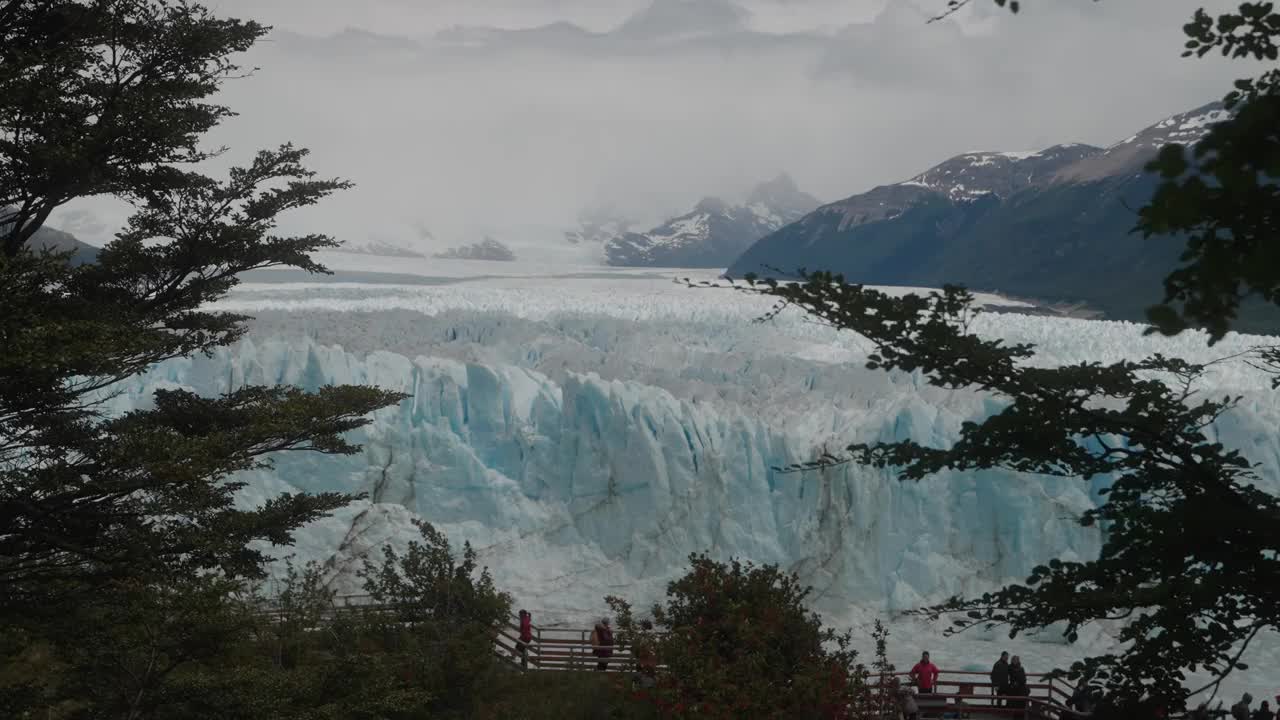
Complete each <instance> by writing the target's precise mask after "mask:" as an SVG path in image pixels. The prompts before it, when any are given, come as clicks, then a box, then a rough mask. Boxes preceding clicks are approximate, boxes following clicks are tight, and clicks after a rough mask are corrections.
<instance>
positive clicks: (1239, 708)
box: [1190, 693, 1280, 720]
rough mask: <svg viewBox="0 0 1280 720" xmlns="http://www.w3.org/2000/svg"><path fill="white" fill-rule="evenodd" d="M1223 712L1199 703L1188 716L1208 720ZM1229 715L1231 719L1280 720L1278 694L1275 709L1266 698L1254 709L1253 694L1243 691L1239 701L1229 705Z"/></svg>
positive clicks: (1223, 713)
mask: <svg viewBox="0 0 1280 720" xmlns="http://www.w3.org/2000/svg"><path fill="white" fill-rule="evenodd" d="M1218 707H1219V708H1221V707H1222V704H1221V703H1219V704H1218ZM1225 714H1227V713H1225V712H1224V711H1222V710H1221V709H1219V710H1210V709H1209V704H1208V703H1200V707H1197V708H1196V709H1195V710H1194V711H1192V713H1191V716H1190V717H1191V718H1192V720H1210V718H1215V717H1221V716H1223V715H1225ZM1230 716H1231V720H1280V695H1276V710H1272V709H1271V703H1270V702H1269V701H1267V700H1263V701H1262V704H1261V705H1259V706H1258V707H1257V709H1254V708H1253V695H1250V694H1249V693H1245V694H1244V696H1243V697H1241V698H1240V702H1238V703H1236V704H1235V705H1232V706H1231V711H1230Z"/></svg>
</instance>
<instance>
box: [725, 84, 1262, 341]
mask: <svg viewBox="0 0 1280 720" xmlns="http://www.w3.org/2000/svg"><path fill="white" fill-rule="evenodd" d="M1226 117H1227V115H1226V112H1225V111H1224V110H1223V109H1222V107H1221V105H1219V104H1216V103H1215V104H1210V105H1205V106H1203V107H1200V108H1196V109H1195V110H1191V111H1189V112H1185V113H1180V114H1177V115H1174V116H1172V117H1168V118H1166V119H1164V120H1161V121H1160V122H1158V123H1155V124H1153V125H1151V126H1149V127H1147V128H1145V129H1143V130H1141V131H1139V132H1137V133H1135V134H1134V135H1132V136H1130V137H1129V138H1127V139H1125V140H1123V141H1121V142H1118V143H1116V144H1114V145H1111V146H1110V147H1107V148H1105V149H1103V148H1097V147H1092V146H1089V145H1080V144H1064V145H1054V146H1053V147H1050V148H1047V149H1045V150H1041V151H1039V152H1031V153H1008V152H969V153H964V154H962V155H957V156H955V157H952V158H950V159H949V160H947V161H945V162H943V163H940V164H938V165H935V166H934V167H932V168H930V169H928V170H926V171H925V172H923V173H920V174H919V175H916V176H915V177H912V178H911V179H909V180H906V181H903V182H898V183H894V184H891V185H882V186H879V187H876V188H873V189H872V190H870V191H868V192H864V193H860V194H858V195H854V196H852V197H848V198H845V199H844V200H839V201H837V202H834V203H831V204H829V205H825V206H823V207H821V208H818V209H817V210H815V211H814V212H812V213H809V214H808V215H806V216H805V217H804V218H802V219H800V220H799V221H797V222H795V223H793V224H791V225H788V226H786V227H784V228H782V229H781V230H779V231H777V232H774V233H772V234H770V235H769V236H767V237H765V238H763V239H761V240H760V241H759V242H757V243H756V244H755V245H753V246H752V247H751V248H750V249H749V250H747V251H746V252H745V253H743V255H742V256H741V257H739V258H738V259H737V260H736V261H734V262H733V263H732V265H731V266H730V268H729V274H730V275H734V276H742V275H745V274H746V273H756V274H776V272H777V271H776V270H773V268H780V269H782V270H783V271H788V272H794V271H795V270H797V269H799V268H808V269H810V270H829V271H831V272H837V273H841V274H843V275H844V277H845V279H846V280H848V281H850V282H857V283H866V284H873V285H907V286H916V287H938V286H940V285H942V284H944V283H958V284H962V285H967V286H969V287H973V288H978V289H984V290H995V291H999V292H1003V293H1007V294H1010V295H1013V296H1020V297H1028V298H1038V299H1040V300H1044V301H1049V302H1072V303H1077V302H1083V303H1086V304H1087V305H1088V306H1089V307H1090V308H1092V309H1093V310H1097V311H1100V312H1102V313H1104V314H1105V315H1107V316H1109V317H1113V318H1119V319H1126V320H1142V319H1143V318H1144V317H1145V315H1144V311H1145V308H1146V307H1147V306H1149V305H1151V304H1152V303H1154V302H1156V301H1158V300H1159V298H1160V297H1162V295H1163V287H1162V285H1161V281H1162V280H1163V278H1164V276H1165V275H1167V274H1168V273H1169V272H1170V271H1171V270H1173V268H1174V267H1176V266H1177V263H1178V255H1179V254H1180V252H1181V250H1182V245H1181V243H1180V242H1179V241H1178V240H1176V239H1166V238H1151V239H1147V240H1144V239H1143V238H1142V237H1141V236H1140V235H1135V234H1133V233H1132V232H1131V231H1132V230H1133V227H1134V225H1135V224H1136V221H1137V218H1136V216H1135V210H1136V209H1137V208H1140V207H1142V206H1143V205H1145V204H1146V203H1147V202H1148V201H1149V200H1150V198H1151V195H1152V193H1153V192H1154V189H1155V187H1156V185H1157V184H1158V183H1159V178H1158V177H1156V176H1154V175H1153V174H1151V173H1147V172H1145V170H1144V166H1145V165H1146V163H1148V162H1149V161H1150V160H1151V159H1152V158H1153V157H1155V155H1156V153H1157V152H1158V151H1159V149H1160V148H1161V147H1163V146H1165V145H1167V144H1169V143H1182V144H1192V143H1194V142H1196V141H1197V140H1198V139H1200V138H1201V137H1203V136H1204V135H1205V134H1206V133H1207V132H1208V130H1209V128H1210V127H1211V126H1212V125H1213V124H1214V123H1215V122H1217V121H1220V120H1222V119H1225V118H1226ZM1273 314H1274V313H1273ZM1241 321H1242V328H1248V329H1250V331H1253V332H1275V331H1276V329H1280V319H1276V318H1274V317H1265V316H1264V314H1263V313H1259V314H1258V315H1257V316H1256V317H1254V318H1253V319H1246V318H1245V317H1243V316H1242V318H1241Z"/></svg>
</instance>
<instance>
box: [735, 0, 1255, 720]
mask: <svg viewBox="0 0 1280 720" xmlns="http://www.w3.org/2000/svg"><path fill="white" fill-rule="evenodd" d="M970 1H971V0H948V4H947V10H946V12H944V14H943V15H942V17H945V16H946V15H948V14H950V13H952V12H955V11H956V10H958V9H959V8H961V7H963V6H965V5H967V4H968V3H969V2H970ZM995 1H996V4H997V5H999V6H1002V7H1004V6H1007V7H1008V8H1009V9H1010V10H1011V11H1013V12H1018V10H1019V9H1020V4H1019V3H1018V2H1016V1H1010V2H1008V3H1006V2H1005V0H995ZM935 19H937V18H935ZM1184 31H1185V32H1186V34H1187V35H1188V37H1189V39H1188V41H1187V45H1186V52H1185V53H1184V56H1193V55H1194V56H1196V57H1203V56H1204V55H1206V54H1208V53H1209V52H1212V51H1215V50H1217V51H1218V52H1220V53H1221V54H1222V55H1224V56H1233V57H1238V58H1244V57H1252V58H1255V59H1264V60H1272V61H1274V60H1275V59H1276V58H1277V44H1276V39H1277V37H1278V36H1280V15H1277V14H1276V13H1275V12H1274V4H1273V3H1269V2H1244V3H1241V4H1240V6H1239V9H1238V11H1237V12H1228V13H1223V14H1221V15H1219V16H1218V17H1217V18H1216V19H1214V18H1212V17H1211V16H1210V15H1208V14H1207V13H1205V12H1204V11H1203V10H1201V11H1198V12H1197V13H1196V14H1195V16H1194V18H1193V19H1192V21H1191V22H1190V23H1188V24H1187V25H1186V26H1185V27H1184ZM1224 104H1225V106H1226V107H1227V108H1228V109H1229V110H1230V111H1231V115H1230V116H1229V118H1228V119H1227V120H1225V121H1223V122H1220V123H1217V124H1216V125H1214V126H1213V128H1212V129H1211V130H1210V131H1209V133H1208V134H1207V135H1206V136H1205V137H1204V138H1203V139H1202V140H1201V141H1200V142H1199V143H1198V144H1197V146H1196V147H1195V148H1194V149H1193V150H1192V151H1191V152H1190V153H1188V151H1187V149H1186V148H1184V147H1181V146H1176V145H1174V146H1168V147H1166V148H1164V149H1162V151H1161V152H1160V154H1159V156H1158V157H1157V158H1156V159H1155V160H1153V161H1152V162H1151V163H1150V164H1149V165H1148V170H1150V171H1153V172H1157V173H1159V174H1160V175H1161V177H1162V182H1161V184H1160V186H1159V188H1158V190H1157V192H1156V194H1155V195H1154V197H1153V198H1152V201H1151V202H1150V203H1149V204H1148V205H1147V206H1146V207H1144V208H1142V209H1141V211H1140V212H1139V217H1138V222H1137V226H1136V227H1135V231H1136V232H1140V233H1142V234H1143V235H1144V237H1146V238H1151V237H1156V236H1164V235H1173V236H1175V237H1177V236H1182V237H1185V240H1186V243H1187V249H1186V252H1184V254H1183V256H1182V261H1183V262H1184V263H1186V264H1185V265H1184V266H1183V267H1180V268H1177V269H1174V270H1173V271H1172V272H1171V273H1170V275H1169V276H1168V277H1167V279H1166V281H1165V297H1164V299H1163V302H1161V303H1160V304H1158V305H1155V306H1153V307H1152V308H1150V310H1149V311H1148V316H1149V319H1150V320H1151V322H1152V324H1153V327H1152V328H1151V330H1149V332H1161V333H1165V334H1176V333H1178V332H1181V331H1182V330H1184V329H1186V328H1187V327H1189V326H1191V325H1193V324H1197V325H1202V326H1204V327H1206V329H1207V330H1208V331H1209V335H1210V342H1211V343H1213V342H1216V341H1217V340H1219V339H1221V337H1222V336H1223V335H1224V334H1225V333H1226V332H1227V330H1228V329H1229V328H1230V326H1231V322H1232V320H1233V319H1234V318H1235V316H1236V313H1237V312H1238V310H1239V308H1240V304H1241V302H1242V301H1244V300H1245V299H1247V298H1249V297H1251V296H1258V297H1260V298H1261V299H1262V300H1263V301H1264V302H1267V303H1271V304H1280V262H1277V260H1280V245H1278V244H1277V240H1278V238H1277V230H1278V229H1280V222H1277V215H1276V213H1277V210H1280V202H1278V201H1280V196H1278V194H1277V193H1278V192H1280V182H1278V181H1280V135H1277V132H1278V131H1277V128H1280V70H1276V69H1271V70H1269V71H1267V72H1265V73H1264V74H1262V75H1261V76H1259V77H1257V78H1254V79H1246V80H1240V81H1238V82H1237V83H1236V87H1235V90H1234V91H1233V92H1232V93H1230V94H1229V95H1228V96H1227V97H1226V98H1225V100H1224ZM800 274H801V276H802V277H803V278H804V282H802V283H799V284H795V285H779V284H778V283H776V282H772V281H765V282H764V283H763V284H758V283H756V281H755V279H754V278H748V281H749V284H748V286H747V287H746V288H744V289H746V290H748V291H751V292H759V293H764V294H768V295H772V296H775V297H777V298H778V299H779V301H780V305H779V307H778V308H776V309H775V312H776V311H779V310H780V309H781V308H782V307H784V306H787V305H795V306H797V307H799V308H800V309H801V310H803V311H804V312H807V313H809V314H811V315H813V316H816V317H817V318H819V319H820V320H822V321H824V322H827V323H829V324H830V325H832V326H833V327H836V328H840V329H847V330H853V331H855V332H858V333H860V334H862V335H864V336H865V337H867V338H868V339H870V340H871V341H872V342H873V343H874V344H875V346H876V348H877V350H876V353H875V354H873V355H872V356H871V358H870V360H869V362H868V367H870V368H876V367H879V368H883V369H885V370H904V371H915V370H919V371H921V372H923V373H924V374H925V375H926V376H927V378H928V380H929V382H930V383H931V384H934V385H937V386H939V387H943V388H949V389H960V388H967V389H976V390H978V391H983V392H987V393H991V394H993V395H995V396H997V397H999V398H1001V399H1002V400H1003V401H1004V402H1005V403H1006V405H1005V409H1004V410H1002V411H1000V412H998V413H996V414H995V415H994V416H992V417H990V418H988V419H987V420H986V421H984V422H982V423H973V422H970V423H966V424H965V425H964V427H963V430H962V433H961V437H960V439H959V440H958V441H957V442H956V443H954V444H953V445H952V446H951V447H948V448H927V447H923V446H920V445H918V444H916V443H914V442H901V443H886V444H871V445H868V444H854V445H850V446H849V447H848V448H847V449H846V452H845V453H842V454H840V455H838V456H837V455H828V456H824V457H822V458H819V459H818V460H816V461H814V462H812V463H807V464H804V465H801V466H796V467H793V468H791V469H792V470H803V469H807V468H812V467H823V466H830V465H834V464H841V463H848V462H853V463H863V464H870V465H873V466H879V467H885V466H891V467H894V468H896V469H898V470H899V472H900V476H901V477H902V478H904V479H919V478H922V477H924V476H926V475H929V474H932V473H936V472H939V471H941V470H947V469H951V470H973V469H982V468H994V467H999V468H1005V469H1009V470H1013V471H1016V472H1025V473H1035V474H1046V475H1062V476H1066V477H1079V478H1082V479H1086V480H1087V479H1090V478H1092V477H1094V476H1098V475H1104V476H1109V477H1111V478H1112V484H1111V486H1110V488H1109V489H1108V490H1107V491H1106V492H1105V493H1104V494H1103V497H1104V501H1103V502H1102V504H1101V505H1100V506H1099V507H1097V508H1095V509H1093V510H1091V511H1089V512H1087V513H1085V514H1084V515H1083V516H1082V517H1080V518H1079V521H1080V523H1081V524H1083V525H1086V526H1092V525H1100V526H1102V527H1103V529H1104V530H1105V536H1104V537H1105V541H1104V546H1103V550H1102V553H1101V555H1100V556H1099V558H1098V559H1096V560H1091V561H1086V562H1078V563H1077V562H1073V563H1063V562H1059V561H1057V560H1054V561H1051V562H1049V564H1048V565H1046V566H1041V567H1037V568H1036V569H1035V570H1034V571H1033V573H1032V575H1031V577H1029V578H1028V580H1027V582H1026V584H1024V585H1013V586H1009V587H1006V588H1003V589H1001V590H999V591H997V592H994V593H988V594H986V595H984V596H983V597H981V598H975V599H965V598H959V597H957V598H952V599H951V600H950V601H949V602H946V603H943V604H941V605H937V606H934V607H931V608H925V609H923V610H921V611H920V612H921V613H922V614H924V615H926V616H929V617H932V618H934V619H938V618H940V617H941V616H943V615H949V616H954V615H955V614H960V615H961V616H962V617H960V618H959V619H956V620H954V623H955V625H954V627H953V631H963V630H964V629H965V628H967V627H972V626H975V625H988V626H992V625H1007V626H1008V627H1009V629H1010V632H1011V634H1016V633H1018V632H1020V631H1023V630H1027V629H1032V628H1043V627H1046V626H1049V625H1052V624H1054V623H1062V624H1063V625H1064V627H1065V632H1064V634H1065V636H1066V637H1067V638H1068V640H1074V639H1075V638H1076V637H1077V632H1078V630H1079V629H1080V628H1081V627H1082V626H1083V625H1085V624H1087V623H1090V622H1094V621H1098V620H1103V619H1111V620H1121V621H1123V622H1124V629H1123V631H1122V634H1121V639H1122V640H1123V641H1126V642H1128V643H1129V645H1128V646H1127V647H1126V648H1125V649H1124V650H1122V651H1119V652H1118V653H1114V654H1108V655H1105V656H1103V657H1097V658H1088V659H1086V660H1084V661H1082V662H1080V663H1076V664H1075V665H1073V667H1072V669H1071V673H1070V676H1071V677H1073V678H1075V677H1080V676H1081V675H1082V674H1088V675H1090V676H1091V677H1093V678H1095V679H1096V680H1098V681H1101V682H1102V683H1103V684H1104V685H1105V686H1106V687H1107V688H1108V690H1109V691H1110V700H1109V705H1108V708H1107V710H1106V712H1108V713H1112V714H1113V715H1114V716H1116V717H1129V716H1133V715H1132V714H1133V713H1135V712H1140V711H1142V710H1143V709H1144V708H1147V707H1149V706H1150V704H1152V703H1160V704H1164V705H1166V706H1170V707H1181V706H1182V705H1183V704H1184V702H1185V700H1186V697H1187V696H1188V694H1189V693H1188V692H1187V690H1186V689H1185V688H1184V687H1183V682H1184V681H1185V672H1187V671H1190V670H1195V669H1200V668H1203V669H1206V670H1208V671H1209V672H1211V673H1212V674H1213V675H1214V678H1215V679H1214V681H1213V682H1212V683H1210V685H1209V686H1207V687H1206V688H1205V689H1210V688H1213V689H1215V690H1216V687H1217V686H1218V685H1219V684H1220V683H1221V681H1222V679H1223V678H1225V677H1226V675H1227V674H1228V673H1230V672H1231V671H1232V670H1233V669H1235V668H1237V667H1239V661H1240V658H1241V657H1242V656H1243V653H1244V652H1245V651H1246V649H1247V648H1248V646H1249V643H1250V641H1251V640H1252V639H1253V638H1254V637H1255V636H1256V635H1257V633H1258V632H1260V631H1262V630H1264V629H1276V628H1277V627H1280V596H1278V595H1277V592H1276V589H1275V588H1276V587H1277V585H1276V583H1277V581H1278V580H1280V559H1278V551H1280V547H1277V546H1278V545H1280V537H1277V535H1276V534H1275V532H1274V528H1275V526H1276V523H1277V522H1278V521H1280V502H1278V500H1277V498H1276V497H1274V496H1272V495H1270V494H1268V493H1265V492H1263V491H1261V490H1258V489H1257V488H1256V487H1255V486H1254V485H1253V482H1252V481H1254V480H1256V477H1255V475H1254V471H1253V469H1252V465H1251V464H1250V462H1249V461H1248V460H1247V459H1246V458H1245V457H1243V456H1242V455H1241V454H1240V453H1239V452H1238V451H1235V450H1231V449H1229V448H1225V447H1223V446H1222V445H1221V444H1220V443H1217V442H1216V441H1214V440H1213V439H1212V438H1211V437H1210V436H1209V435H1208V434H1207V432H1206V429H1207V428H1208V427H1209V426H1210V425H1211V424H1212V423H1213V422H1214V421H1215V420H1216V419H1217V418H1218V417H1220V416H1221V415H1222V413H1224V412H1226V411H1227V410H1229V409H1230V408H1231V407H1232V406H1233V405H1234V403H1235V401H1236V400H1237V398H1231V397H1224V398H1222V399H1212V398H1207V397H1204V396H1203V393H1202V391H1201V390H1200V388H1198V387H1197V381H1198V379H1199V378H1200V377H1201V376H1202V375H1203V373H1204V370H1205V367H1206V366H1205V365H1200V364H1194V363H1188V362H1186V361H1183V360H1180V359H1178V358H1169V357H1164V356H1161V355H1156V356H1154V357H1151V358H1147V359H1145V360H1142V361H1136V362H1131V361H1125V362H1119V363H1113V364H1110V365H1102V364H1099V363H1082V364H1079V365H1074V366H1068V367H1061V368H1033V367H1028V365H1027V364H1026V363H1025V361H1026V360H1027V359H1028V358H1030V357H1031V356H1032V355H1033V354H1034V349H1033V348H1032V347H1031V346H1029V345H1018V346H1012V347H1006V346H1004V345H1003V344H1001V343H1000V342H999V341H992V340H985V339H982V338H979V337H977V336H975V335H973V334H971V333H969V332H968V331H967V320H968V318H969V317H970V313H971V312H972V311H971V307H970V306H971V303H972V297H971V296H970V295H968V294H967V293H966V292H965V291H964V290H963V289H961V288H957V287H947V288H946V289H945V290H944V291H943V292H942V293H933V294H931V295H930V296H929V297H928V298H921V297H918V296H913V295H908V296H906V297H903V298H890V297H887V296H885V295H883V294H881V293H878V292H875V291H872V290H868V289H866V288H863V287H861V286H851V285H846V284H845V282H844V279H843V278H842V277H840V276H833V275H831V274H828V273H813V274H806V273H804V272H801V273H800ZM770 316H772V313H771V314H770ZM1254 360H1255V362H1256V363H1257V366H1258V367H1261V368H1263V369H1275V368H1278V367H1280V351H1278V350H1277V349H1276V348H1265V349H1260V350H1259V351H1256V352H1255V354H1254ZM1277 385H1280V378H1277ZM1191 694H1194V693H1191Z"/></svg>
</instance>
